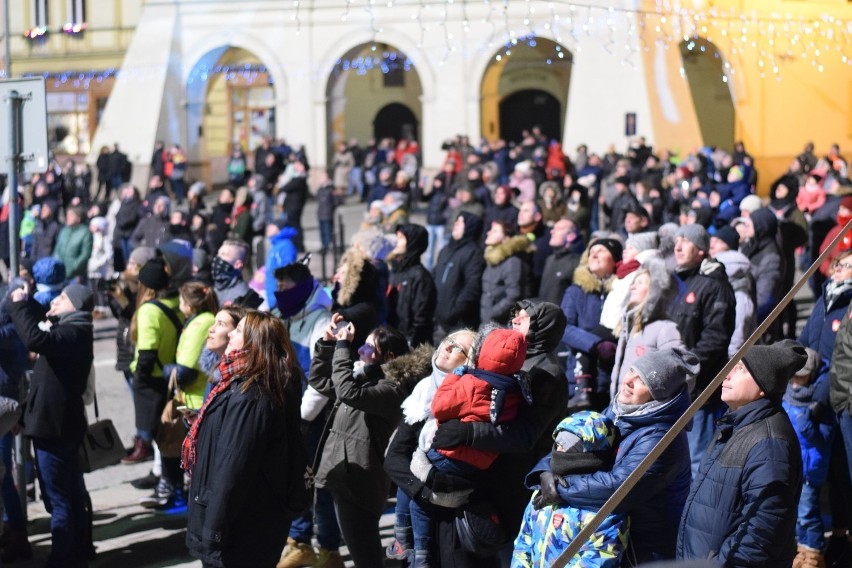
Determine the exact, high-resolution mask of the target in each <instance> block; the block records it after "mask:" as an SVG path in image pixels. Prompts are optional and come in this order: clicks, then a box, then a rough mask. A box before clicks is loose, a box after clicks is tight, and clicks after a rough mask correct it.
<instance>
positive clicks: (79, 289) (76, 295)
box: [62, 284, 95, 312]
mask: <svg viewBox="0 0 852 568" xmlns="http://www.w3.org/2000/svg"><path fill="white" fill-rule="evenodd" d="M62 293H63V294H65V295H66V296H68V299H69V300H70V301H71V304H72V305H73V306H74V308H76V309H77V310H79V311H81V312H91V311H92V310H93V309H95V293H94V292H92V289H91V288H89V287H88V286H82V285H80V284H69V285H68V286H66V287H65V288H64V289H63V290H62Z"/></svg>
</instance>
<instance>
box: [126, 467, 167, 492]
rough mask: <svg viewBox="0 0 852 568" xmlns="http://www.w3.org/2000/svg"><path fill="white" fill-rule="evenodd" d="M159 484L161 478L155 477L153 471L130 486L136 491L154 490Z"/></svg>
mask: <svg viewBox="0 0 852 568" xmlns="http://www.w3.org/2000/svg"><path fill="white" fill-rule="evenodd" d="M159 482H160V478H159V477H157V476H156V475H154V472H153V471H149V472H148V475H146V476H145V477H140V478H139V479H134V480H133V481H131V482H130V485H132V486H133V487H135V488H136V489H154V488H155V487H156V486H157V484H158V483H159Z"/></svg>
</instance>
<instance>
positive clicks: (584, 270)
mask: <svg viewBox="0 0 852 568" xmlns="http://www.w3.org/2000/svg"><path fill="white" fill-rule="evenodd" d="M614 280H615V274H613V275H611V276H610V277H609V278H606V279H604V280H601V279H600V278H598V277H597V276H595V275H594V274H592V272H591V271H590V270H589V251H588V250H587V251H586V252H584V253H583V256H581V257H580V265H579V266H578V267H577V268H576V269H575V270H574V284H576V285H577V286H579V287H580V289H581V290H583V292H585V293H586V294H592V293H595V294H600V293H602V292H606V293H607V294H608V293H609V292H610V291H611V290H612V282H613V281H614Z"/></svg>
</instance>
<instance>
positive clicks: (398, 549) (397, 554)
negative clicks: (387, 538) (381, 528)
mask: <svg viewBox="0 0 852 568" xmlns="http://www.w3.org/2000/svg"><path fill="white" fill-rule="evenodd" d="M413 552H414V550H412V549H411V548H403V546H402V543H400V542H399V541H398V540H397V539H394V540H393V542H392V543H390V544H389V545H388V546H387V548H385V556H387V557H388V558H390V559H391V560H408V561H409V562H410V561H411V555H412V553H413Z"/></svg>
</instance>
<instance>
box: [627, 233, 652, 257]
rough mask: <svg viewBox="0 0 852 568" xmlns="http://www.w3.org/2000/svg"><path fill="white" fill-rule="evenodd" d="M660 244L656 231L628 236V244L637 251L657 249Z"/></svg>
mask: <svg viewBox="0 0 852 568" xmlns="http://www.w3.org/2000/svg"><path fill="white" fill-rule="evenodd" d="M658 244H659V239H658V238H657V232H656V231H646V232H644V233H634V234H632V235H630V236H629V237H627V246H629V247H633V248H634V249H636V251H637V252H642V251H644V250H651V249H656V248H657V245H658Z"/></svg>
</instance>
